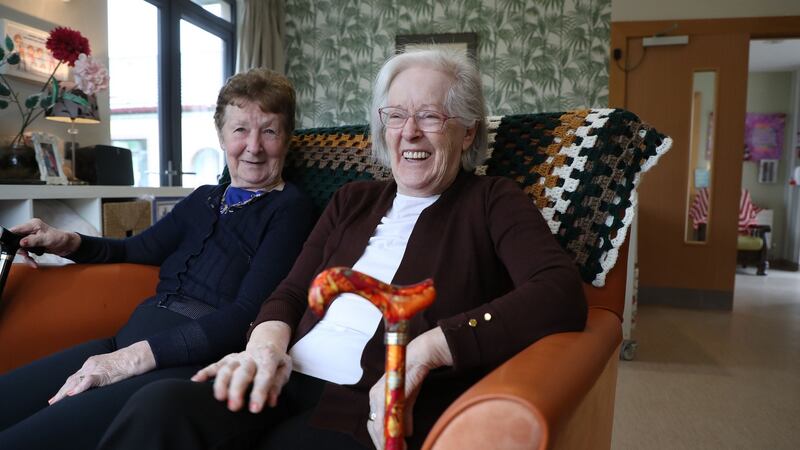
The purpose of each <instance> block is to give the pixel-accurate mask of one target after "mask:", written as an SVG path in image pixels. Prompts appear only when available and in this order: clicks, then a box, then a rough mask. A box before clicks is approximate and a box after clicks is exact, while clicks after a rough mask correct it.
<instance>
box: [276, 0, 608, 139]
mask: <svg viewBox="0 0 800 450" xmlns="http://www.w3.org/2000/svg"><path fill="white" fill-rule="evenodd" d="M610 21H611V0H527V1H526V0H286V32H287V62H286V73H287V75H288V76H289V77H290V78H291V79H292V81H293V82H294V83H295V87H296V89H297V91H298V115H299V117H298V127H301V128H306V127H318V126H333V125H345V124H356V123H366V121H367V108H368V104H369V101H370V95H371V84H372V81H373V78H374V76H375V74H376V73H377V71H378V69H379V68H380V65H381V64H382V63H383V62H384V61H385V60H386V58H388V57H389V56H390V55H392V54H393V53H394V41H395V35H396V34H397V33H400V34H432V33H462V32H475V33H477V34H478V61H479V65H480V70H481V72H482V74H483V83H484V90H485V95H486V98H487V103H488V108H489V113H490V114H494V115H502V114H516V113H529V112H541V111H558V110H564V109H568V108H574V107H585V106H587V107H588V106H595V107H597V106H605V105H606V104H607V103H608V53H609V48H608V46H609V30H610Z"/></svg>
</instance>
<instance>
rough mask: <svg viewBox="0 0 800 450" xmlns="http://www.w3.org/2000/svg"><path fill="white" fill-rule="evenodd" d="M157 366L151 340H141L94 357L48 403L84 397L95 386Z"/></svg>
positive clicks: (147, 370)
mask: <svg viewBox="0 0 800 450" xmlns="http://www.w3.org/2000/svg"><path fill="white" fill-rule="evenodd" d="M155 367H156V359H155V356H154V355H153V351H152V350H151V349H150V344H149V343H148V342H147V341H139V342H137V343H135V344H133V345H129V346H128V347H125V348H121V349H119V350H117V351H115V352H111V353H105V354H102V355H95V356H91V357H89V359H87V360H86V362H85V363H83V366H82V367H81V368H80V370H78V371H77V372H75V373H74V374H72V375H71V376H70V377H69V378H67V381H66V382H65V383H64V385H63V386H61V389H59V390H58V392H57V393H56V395H54V396H53V398H51V399H50V400H48V403H49V404H51V405H52V404H53V403H55V402H57V401H59V400H61V399H63V398H64V397H68V396H72V395H77V394H80V393H81V392H83V391H86V390H88V389H90V388H93V387H100V386H108V385H110V384H114V383H116V382H118V381H122V380H125V379H127V378H130V377H132V376H136V375H141V374H143V373H145V372H149V371H151V370H153V369H154V368H155Z"/></svg>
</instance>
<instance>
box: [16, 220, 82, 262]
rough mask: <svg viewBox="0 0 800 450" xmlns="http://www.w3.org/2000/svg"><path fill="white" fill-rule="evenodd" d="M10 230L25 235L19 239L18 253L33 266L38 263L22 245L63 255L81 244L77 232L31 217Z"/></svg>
mask: <svg viewBox="0 0 800 450" xmlns="http://www.w3.org/2000/svg"><path fill="white" fill-rule="evenodd" d="M10 231H11V232H12V233H16V234H21V235H23V236H25V237H24V238H22V240H21V241H20V246H22V247H23V248H20V249H19V252H18V254H19V255H20V256H21V257H22V260H23V261H24V262H25V264H27V265H29V266H31V267H34V268H36V267H38V264H36V261H34V259H33V258H32V257H31V256H30V254H28V252H27V251H26V250H25V249H24V247H43V248H44V249H45V251H46V252H47V253H52V254H54V255H58V256H64V255H68V254H70V253H72V252H74V251H75V250H77V249H78V247H79V246H80V245H81V237H80V236H79V235H78V233H74V232H70V231H63V230H59V229H58V228H53V227H51V226H50V225H48V224H46V223H44V222H42V221H41V220H40V219H31V220H29V221H28V222H25V223H23V224H21V225H17V226H15V227H13V228H11V229H10Z"/></svg>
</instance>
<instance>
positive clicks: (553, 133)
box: [284, 109, 672, 286]
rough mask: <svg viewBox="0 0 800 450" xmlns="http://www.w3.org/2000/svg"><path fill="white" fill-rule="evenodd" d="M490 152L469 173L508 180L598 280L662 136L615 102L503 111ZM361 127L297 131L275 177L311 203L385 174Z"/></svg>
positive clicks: (663, 146)
mask: <svg viewBox="0 0 800 450" xmlns="http://www.w3.org/2000/svg"><path fill="white" fill-rule="evenodd" d="M489 133H490V143H491V144H490V150H491V157H490V158H489V160H488V161H487V162H486V164H485V165H484V166H481V167H479V168H478V169H476V172H477V173H478V174H486V175H501V176H506V177H509V178H511V179H513V180H514V181H516V182H517V183H518V184H519V185H520V187H521V188H522V189H523V190H524V191H525V193H527V194H528V195H529V196H530V197H531V200H532V201H533V202H534V204H535V205H536V206H537V207H538V208H539V209H540V210H541V212H542V215H543V216H544V218H545V219H546V220H547V222H548V224H549V226H550V230H551V231H552V232H553V234H554V235H555V237H556V239H557V240H558V242H559V243H560V244H561V246H562V247H564V249H566V250H567V252H569V254H570V255H571V256H572V258H573V260H574V261H575V263H576V264H577V265H578V268H579V270H580V273H581V277H582V278H583V280H584V281H585V282H587V283H592V284H593V285H595V286H603V285H604V283H605V277H606V274H607V273H608V271H609V270H611V268H612V267H613V266H614V263H615V262H616V260H617V255H618V251H619V248H620V246H621V245H622V243H623V242H624V240H625V236H626V233H627V231H628V227H629V226H630V224H631V221H632V219H633V215H634V207H635V205H636V186H637V184H638V182H639V177H640V175H641V173H642V172H644V171H646V170H648V169H649V168H650V167H652V166H653V165H654V164H655V163H656V161H657V160H658V158H659V156H661V155H662V154H663V153H664V152H666V151H667V150H668V149H669V147H670V145H671V142H672V141H671V140H670V138H668V137H666V136H664V135H663V134H661V133H659V132H657V131H656V130H654V129H653V128H651V127H650V126H648V125H646V124H644V123H642V122H641V121H640V120H639V118H638V117H637V116H636V115H634V114H632V113H630V112H628V111H624V110H615V109H591V110H588V109H587V110H574V111H568V112H557V113H541V114H522V115H508V116H504V117H502V118H495V119H493V120H491V123H490V127H489ZM368 135H369V129H368V127H367V126H363V125H362V126H352V127H336V128H313V129H305V130H298V131H296V132H295V136H293V138H292V150H291V151H290V152H289V155H288V156H287V160H286V166H285V168H284V177H285V178H286V179H287V180H291V181H293V182H295V183H297V184H298V185H300V186H301V187H302V188H303V189H304V190H305V191H306V192H307V193H308V194H309V195H310V196H311V197H312V199H313V200H314V202H315V204H316V206H317V208H318V209H319V211H322V209H323V208H324V207H325V205H326V204H327V202H328V200H329V199H330V197H331V195H333V192H334V191H335V190H336V189H338V188H339V187H340V186H341V185H343V184H344V183H346V182H348V181H352V180H358V179H375V180H385V179H390V178H391V176H392V175H391V172H390V171H389V169H387V168H384V167H381V166H379V165H377V164H375V163H374V162H373V161H372V159H371V157H370V141H369V136H368Z"/></svg>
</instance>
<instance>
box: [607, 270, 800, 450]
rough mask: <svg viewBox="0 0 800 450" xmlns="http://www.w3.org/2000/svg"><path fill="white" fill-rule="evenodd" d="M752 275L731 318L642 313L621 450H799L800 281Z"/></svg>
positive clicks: (621, 419)
mask: <svg viewBox="0 0 800 450" xmlns="http://www.w3.org/2000/svg"><path fill="white" fill-rule="evenodd" d="M754 273H755V272H754V270H752V269H750V270H747V271H742V270H740V271H739V272H738V273H737V275H736V291H735V296H734V309H733V311H732V312H721V311H698V310H688V309H678V308H668V307H660V306H648V307H640V308H639V313H638V319H637V322H638V323H637V326H636V330H635V331H634V333H633V337H634V338H635V339H636V341H637V342H638V344H639V348H638V351H637V353H636V358H635V360H634V361H629V362H625V361H621V362H620V370H619V379H618V383H617V399H616V410H615V414H614V436H613V440H612V448H613V449H615V450H634V449H635V450H639V449H648V450H649V449H669V450H678V449H769V450H779V449H800V273H798V272H781V271H776V270H771V271H769V274H768V276H766V277H758V276H755V275H751V274H754Z"/></svg>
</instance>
